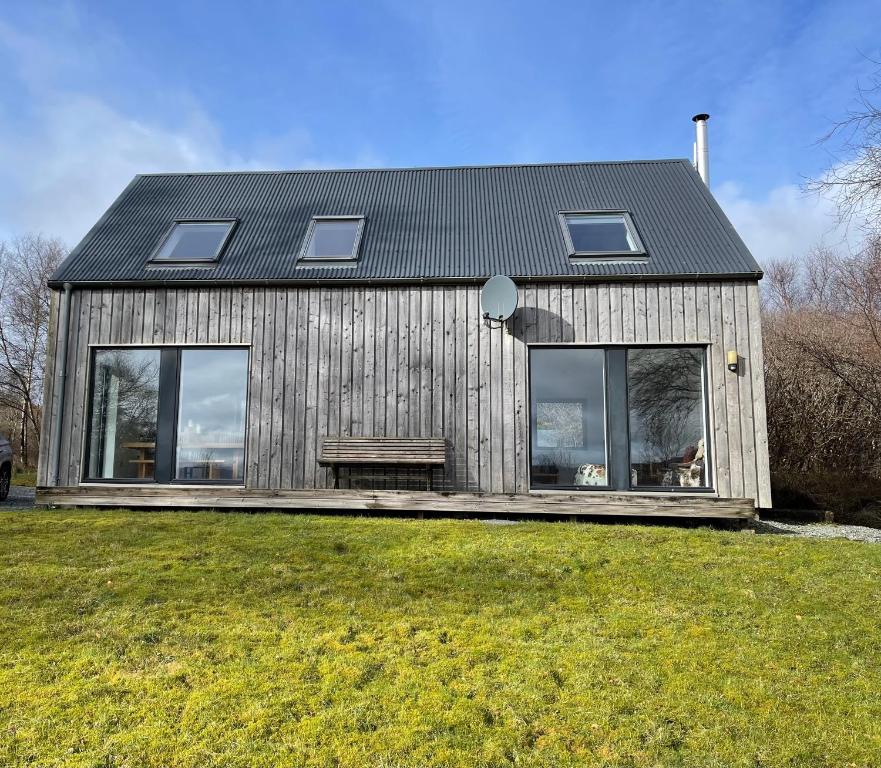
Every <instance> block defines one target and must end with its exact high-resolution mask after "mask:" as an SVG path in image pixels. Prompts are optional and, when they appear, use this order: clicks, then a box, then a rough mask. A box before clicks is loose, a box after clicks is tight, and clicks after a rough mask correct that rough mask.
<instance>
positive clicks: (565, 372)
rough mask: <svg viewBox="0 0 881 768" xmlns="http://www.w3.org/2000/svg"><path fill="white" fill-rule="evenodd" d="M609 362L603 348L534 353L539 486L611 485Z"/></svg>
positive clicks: (534, 469)
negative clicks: (606, 381) (608, 465)
mask: <svg viewBox="0 0 881 768" xmlns="http://www.w3.org/2000/svg"><path fill="white" fill-rule="evenodd" d="M604 360H605V353H604V351H603V350H601V349H535V350H532V352H531V354H530V371H531V397H532V407H531V414H532V416H531V418H532V424H531V429H532V441H531V442H532V485H533V486H534V487H542V486H544V487H554V486H604V485H608V482H607V478H606V435H605V397H604V384H603V379H604V374H603V366H604Z"/></svg>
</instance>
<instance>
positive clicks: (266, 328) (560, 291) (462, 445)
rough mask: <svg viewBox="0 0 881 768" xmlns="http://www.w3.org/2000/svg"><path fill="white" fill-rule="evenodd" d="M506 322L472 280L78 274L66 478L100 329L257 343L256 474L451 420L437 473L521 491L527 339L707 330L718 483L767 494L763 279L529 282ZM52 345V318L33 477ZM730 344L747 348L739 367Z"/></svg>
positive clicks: (726, 490)
mask: <svg viewBox="0 0 881 768" xmlns="http://www.w3.org/2000/svg"><path fill="white" fill-rule="evenodd" d="M59 304H60V301H59V300H58V296H57V295H56V296H55V297H54V300H53V312H54V317H55V319H56V322H57V314H58V306H59ZM510 328H511V331H512V333H507V332H505V331H504V330H500V329H499V328H490V327H488V326H487V325H485V324H484V323H482V322H481V320H480V307H479V286H476V285H460V286H453V285H446V286H400V287H388V286H375V287H374V286H346V287H343V286H339V287H337V286H327V287H323V286H322V287H316V286H312V287H302V288H291V287H277V288H272V287H268V288H263V287H255V288H252V287H241V288H202V289H180V288H168V289H163V288H157V289H154V288H147V289H123V288H119V289H106V290H89V289H85V290H75V291H74V292H73V294H72V297H71V323H70V335H69V342H68V343H69V361H68V384H67V387H66V392H65V398H64V426H63V430H62V435H61V456H62V460H61V468H60V477H59V483H58V484H59V485H62V486H64V485H76V484H77V483H78V479H79V478H80V476H81V464H80V462H81V456H82V452H83V450H82V448H83V438H84V435H83V427H84V424H85V419H86V412H87V407H86V406H87V402H86V401H87V392H86V386H87V381H88V376H87V373H88V359H89V345H90V344H202V343H204V344H218V343H219V344H226V343H232V344H247V345H250V346H251V350H252V351H251V376H250V402H249V432H248V443H247V457H246V458H247V471H246V484H247V486H248V487H259V488H282V489H287V488H322V487H328V486H329V485H330V484H331V478H330V474H329V471H328V470H327V469H325V468H323V467H320V466H319V465H318V464H317V461H316V453H317V448H318V441H319V438H320V437H321V436H322V435H399V436H444V437H446V438H447V440H448V442H449V445H450V461H449V462H448V466H447V468H446V470H445V471H444V472H443V473H442V474H443V476H442V477H440V476H439V477H438V478H437V480H436V486H435V487H436V488H437V487H441V488H446V489H449V490H468V491H484V492H505V493H523V492H526V491H527V490H528V423H527V417H528V406H529V399H528V391H527V349H526V345H527V344H532V343H554V342H559V343H588V344H589V343H652V342H659V343H664V342H700V343H708V344H709V345H710V347H709V349H710V355H709V360H710V364H709V389H710V397H711V402H710V419H711V431H712V436H713V441H714V452H713V456H714V464H715V478H716V488H717V491H718V493H719V495H720V496H726V497H727V496H730V497H748V498H753V499H756V500H757V503H758V504H759V505H760V506H769V505H770V487H769V485H770V483H769V474H768V448H767V431H766V423H765V412H764V403H765V396H764V382H763V375H762V353H761V328H760V321H759V301H758V286H757V284H756V283H752V282H725V283H720V282H701V283H694V282H686V283H666V282H664V283H606V284H571V283H566V284H557V283H547V284H531V285H527V286H521V288H520V305H519V309H518V310H517V312H516V314H515V315H514V317H513V318H512V321H511V324H510ZM55 347H56V345H55V339H54V328H53V329H52V332H51V333H50V349H49V357H50V360H49V361H48V366H47V380H48V381H49V385H48V391H47V393H46V402H47V403H49V404H50V407H49V408H48V409H47V412H46V415H45V419H44V424H45V425H46V426H45V429H44V432H46V433H47V437H46V439H44V440H43V441H42V443H41V452H42V455H41V463H40V470H39V476H38V483H39V484H40V485H45V484H46V483H47V466H48V463H49V462H48V457H49V455H50V453H49V451H51V450H52V448H53V446H50V445H49V439H48V433H49V432H50V431H51V424H52V422H53V414H54V409H56V408H57V407H58V403H57V402H55V400H56V399H55V397H54V394H53V390H54V387H55V378H56V377H55V365H54V361H53V360H52V359H51V358H52V355H53V350H54V349H55ZM727 349H737V350H738V352H739V353H740V354H741V355H742V356H743V358H744V360H743V366H742V367H743V370H742V372H741V374H740V375H735V374H732V373H729V372H728V371H727V370H726V364H725V350H727Z"/></svg>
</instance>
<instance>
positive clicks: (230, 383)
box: [175, 349, 248, 481]
mask: <svg viewBox="0 0 881 768" xmlns="http://www.w3.org/2000/svg"><path fill="white" fill-rule="evenodd" d="M247 375H248V351H247V350H246V349H235V350H228V349H185V350H183V351H182V352H181V362H180V397H179V398H178V399H179V406H178V418H177V457H176V462H175V477H176V478H177V479H178V480H238V481H241V480H242V479H243V478H244V476H245V405H246V401H247V388H248V387H247V383H248V381H247Z"/></svg>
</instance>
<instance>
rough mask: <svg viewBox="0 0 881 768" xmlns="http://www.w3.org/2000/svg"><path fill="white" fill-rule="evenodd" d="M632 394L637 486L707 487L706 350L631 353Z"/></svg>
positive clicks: (632, 445)
mask: <svg viewBox="0 0 881 768" xmlns="http://www.w3.org/2000/svg"><path fill="white" fill-rule="evenodd" d="M627 394H628V402H629V408H630V463H631V474H632V476H633V478H634V479H633V484H634V485H638V486H674V487H675V486H678V487H686V488H702V487H706V486H707V485H708V478H707V469H706V467H707V460H706V441H705V437H704V435H705V424H704V381H703V351H702V350H700V349H697V348H657V349H631V350H628V353H627Z"/></svg>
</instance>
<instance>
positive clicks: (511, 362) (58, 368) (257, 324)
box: [38, 160, 770, 517]
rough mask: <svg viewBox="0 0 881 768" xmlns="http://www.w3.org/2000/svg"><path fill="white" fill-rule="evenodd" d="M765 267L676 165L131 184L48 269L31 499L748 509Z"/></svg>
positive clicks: (759, 479)
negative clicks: (502, 309) (510, 287)
mask: <svg viewBox="0 0 881 768" xmlns="http://www.w3.org/2000/svg"><path fill="white" fill-rule="evenodd" d="M493 275H507V276H509V277H510V278H511V279H512V280H513V281H514V283H515V284H516V292H517V307H516V310H515V311H514V312H513V314H512V315H511V316H510V317H509V318H508V319H506V320H502V321H499V320H498V319H496V318H493V317H489V318H486V317H484V314H485V313H484V310H483V309H482V307H481V288H482V286H483V285H484V283H485V282H486V281H487V279H488V278H490V277H491V276H493ZM760 278H761V271H760V269H759V267H758V265H757V264H756V262H755V261H754V260H753V258H752V256H751V255H750V253H749V252H748V250H747V248H746V247H745V246H744V244H743V242H742V241H741V239H740V238H739V237H738V235H737V233H736V232H735V231H734V229H733V228H732V226H731V224H730V223H729V221H728V219H727V218H726V217H725V215H724V213H723V212H722V210H721V209H720V207H719V206H718V204H717V203H716V201H715V199H714V198H713V196H712V194H711V193H710V192H709V190H708V189H707V186H706V185H705V184H704V183H703V181H702V179H701V177H700V176H699V175H698V173H697V172H696V171H695V169H694V168H693V167H692V164H691V163H690V162H688V161H686V160H659V161H645V162H601V163H571V164H541V165H512V166H483V167H461V168H412V169H388V170H385V169H383V170H341V171H326V170H318V171H292V172H242V173H181V174H158V175H152V174H151V175H141V176H137V177H136V178H135V179H134V180H133V181H132V182H131V183H130V184H129V186H128V187H127V188H126V189H125V190H124V191H123V192H122V194H121V195H120V197H119V198H118V199H117V200H116V201H115V202H114V203H113V205H112V206H111V207H110V209H109V210H108V211H107V212H106V213H105V214H104V216H103V217H102V218H101V219H100V221H99V222H98V223H97V224H96V225H95V226H94V227H93V228H92V230H91V231H90V232H89V233H88V234H87V235H86V237H85V238H84V240H83V241H82V242H81V243H80V244H79V245H78V246H77V247H76V248H75V249H74V250H73V252H72V253H71V254H70V256H69V258H68V259H67V260H66V261H65V262H64V263H63V264H62V265H61V266H60V267H59V269H58V270H57V272H56V273H55V275H54V276H53V278H52V280H51V282H50V287H51V289H52V299H53V300H52V313H51V329H50V340H49V349H48V354H47V360H48V362H47V372H46V381H47V388H46V392H45V404H46V409H45V418H44V436H43V440H42V443H41V452H42V453H41V461H40V467H39V476H38V501H39V502H41V503H45V504H65V505H71V504H74V505H96V504H105V505H115V506H119V505H122V506H161V507H261V508H300V509H355V510H364V509H372V510H406V511H414V512H419V511H427V510H430V511H439V512H449V513H468V514H472V513H482V514H517V513H526V514H532V515H536V514H579V515H590V514H639V515H649V514H651V515H690V516H701V517H712V516H733V517H749V516H751V515H752V514H753V509H754V507H756V506H768V505H770V489H769V484H770V483H769V471H768V451H767V436H766V421H765V398H764V383H763V372H762V335H761V326H760V318H759V292H758V281H759V279H760Z"/></svg>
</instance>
